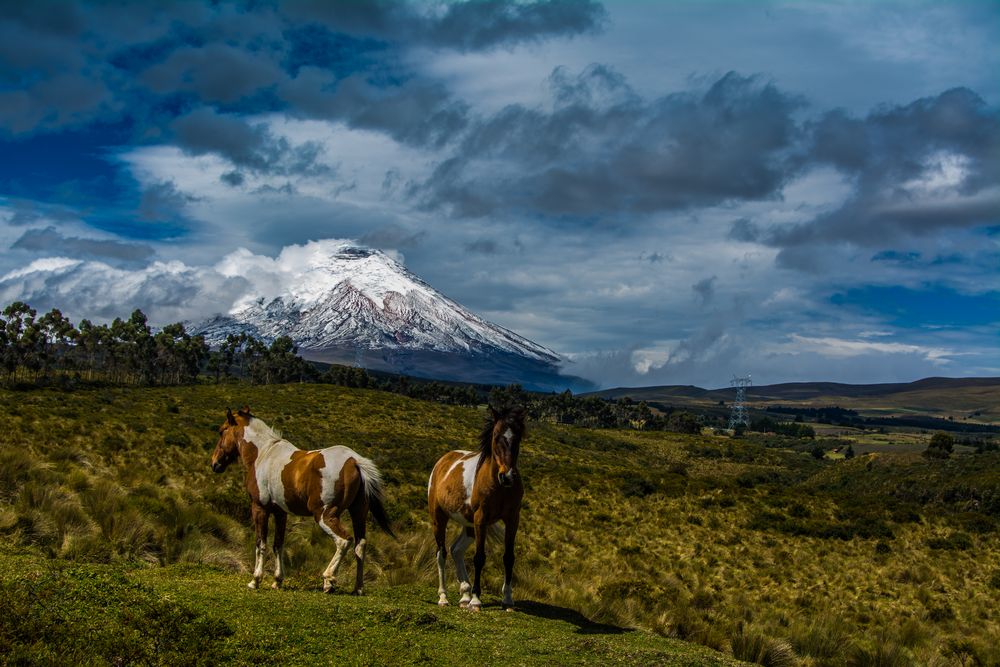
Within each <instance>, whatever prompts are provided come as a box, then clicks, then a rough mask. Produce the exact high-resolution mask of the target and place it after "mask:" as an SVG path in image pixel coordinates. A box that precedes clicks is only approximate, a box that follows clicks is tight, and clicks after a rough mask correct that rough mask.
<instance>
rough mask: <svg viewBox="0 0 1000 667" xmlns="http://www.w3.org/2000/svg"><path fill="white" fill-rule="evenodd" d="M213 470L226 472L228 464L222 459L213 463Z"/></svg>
mask: <svg viewBox="0 0 1000 667" xmlns="http://www.w3.org/2000/svg"><path fill="white" fill-rule="evenodd" d="M212 470H214V471H215V472H225V470H226V466H225V465H224V464H223V463H222V462H221V461H216V462H215V463H213V464H212Z"/></svg>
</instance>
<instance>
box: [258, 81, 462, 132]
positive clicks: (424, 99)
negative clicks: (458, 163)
mask: <svg viewBox="0 0 1000 667" xmlns="http://www.w3.org/2000/svg"><path fill="white" fill-rule="evenodd" d="M277 95H278V96H279V98H280V99H282V100H284V101H285V102H287V103H288V105H289V106H290V108H291V109H293V110H294V113H295V114H297V115H300V116H304V117H307V118H319V119H324V120H334V121H340V122H344V123H346V124H348V125H350V126H351V127H353V128H357V129H363V130H373V131H378V132H383V133H385V134H388V135H389V136H391V137H392V138H393V139H395V140H396V141H398V142H400V143H403V144H409V145H414V146H429V147H440V146H442V145H444V144H445V143H448V142H449V141H451V140H452V139H453V138H454V137H456V136H457V135H458V134H459V133H460V132H461V131H462V130H463V128H464V127H465V125H466V123H467V122H468V106H467V105H466V104H465V103H464V102H461V101H459V100H455V99H454V98H453V97H452V96H451V95H450V93H449V92H448V90H447V89H446V88H445V87H444V85H443V84H441V83H440V82H437V81H427V80H421V79H415V80H412V81H407V82H405V83H403V84H401V85H398V86H389V87H385V86H377V85H374V84H372V83H371V82H369V81H367V80H366V79H365V78H364V77H362V76H351V77H348V78H346V79H344V80H342V81H339V82H338V81H336V79H335V77H334V76H333V75H332V74H331V73H330V72H327V71H324V70H320V69H318V68H315V67H305V68H302V69H301V70H300V71H299V75H298V76H297V77H296V78H295V79H291V80H289V81H287V82H285V83H284V84H282V85H281V86H279V87H278V89H277Z"/></svg>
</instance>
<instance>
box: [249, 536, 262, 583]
mask: <svg viewBox="0 0 1000 667" xmlns="http://www.w3.org/2000/svg"><path fill="white" fill-rule="evenodd" d="M254 554H255V556H256V559H257V560H256V562H255V563H254V567H253V580H252V581H251V582H250V583H249V584H247V588H257V587H258V586H260V580H261V578H263V576H264V547H263V546H262V545H260V544H258V545H257V546H256V547H255V549H254Z"/></svg>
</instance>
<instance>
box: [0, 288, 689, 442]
mask: <svg viewBox="0 0 1000 667" xmlns="http://www.w3.org/2000/svg"><path fill="white" fill-rule="evenodd" d="M0 362H2V367H3V370H4V371H5V374H4V375H3V382H4V383H5V384H6V385H8V386H19V385H28V386H30V385H41V386H46V385H56V386H62V387H64V388H72V387H73V386H74V385H76V384H79V383H90V384H115V385H131V386H170V385H184V384H194V383H197V382H216V383H219V382H230V381H240V382H249V383H251V384H279V383H287V382H321V383H329V384H336V385H340V386H345V387H354V388H360V389H375V390H380V391H389V392H393V393H396V394H402V395H405V396H409V397H411V398H417V399H422V400H430V401H435V402H438V403H448V404H454V405H469V406H475V405H482V404H483V403H490V404H493V405H502V404H511V403H517V404H520V405H523V406H525V408H526V409H527V410H528V413H529V415H530V416H531V417H533V418H535V419H544V420H549V421H555V422H558V423H562V424H575V425H578V426H583V427H587V428H631V429H637V430H661V431H675V432H680V433H698V432H700V431H701V428H702V426H704V425H705V419H704V418H703V417H699V416H696V415H693V414H691V413H689V412H685V411H680V410H673V409H672V408H663V407H662V406H657V408H658V409H657V410H655V411H654V410H653V409H652V408H651V407H650V406H649V405H648V404H647V403H646V402H645V401H640V402H635V401H633V400H632V399H631V398H627V397H626V398H620V399H618V400H609V399H604V398H600V397H596V396H575V395H573V394H572V392H570V391H569V390H567V391H564V392H562V393H550V394H545V393H537V392H528V391H525V390H524V389H523V388H522V387H521V386H520V385H517V384H514V385H509V386H507V387H497V386H493V385H470V384H457V383H446V382H439V381H433V380H422V379H418V378H411V377H408V376H405V375H391V374H388V373H377V372H370V371H367V370H365V369H363V368H354V367H349V366H339V365H331V366H329V367H328V368H326V369H325V371H324V370H321V367H320V366H318V365H317V364H313V363H310V362H308V361H306V360H304V359H303V358H302V357H301V356H299V354H298V348H297V347H296V345H295V343H294V342H293V341H292V339H291V338H289V337H287V336H281V337H279V338H276V339H275V340H274V341H272V342H271V343H266V342H265V341H263V340H261V339H259V338H256V337H254V336H251V335H248V334H246V333H240V334H230V335H229V336H228V337H227V338H226V340H225V341H224V342H223V343H222V344H221V345H219V347H218V349H211V348H210V347H209V346H208V344H207V343H206V342H205V339H204V337H203V336H200V335H195V336H192V335H191V334H189V333H188V332H187V331H186V330H185V327H184V325H183V324H182V323H180V322H176V323H173V324H168V325H166V326H164V327H162V328H161V329H159V330H157V331H154V330H153V328H152V327H150V325H149V322H148V320H147V317H146V315H145V314H144V313H143V312H142V311H141V310H138V309H137V310H135V311H133V312H132V314H131V315H130V316H129V318H128V319H121V318H115V319H114V321H112V322H111V323H110V324H94V323H93V322H91V321H90V320H87V319H84V320H81V321H80V323H79V325H76V326H74V325H73V323H72V322H70V320H69V319H67V318H66V317H65V316H64V315H63V314H62V312H61V311H60V310H58V309H56V308H53V309H52V310H51V311H49V312H48V313H45V314H43V315H41V316H39V314H38V313H37V311H36V310H35V309H34V308H31V307H30V306H29V305H28V304H26V303H24V302H21V301H16V302H14V303H12V304H10V305H9V306H7V307H6V308H4V309H3V311H2V316H0Z"/></svg>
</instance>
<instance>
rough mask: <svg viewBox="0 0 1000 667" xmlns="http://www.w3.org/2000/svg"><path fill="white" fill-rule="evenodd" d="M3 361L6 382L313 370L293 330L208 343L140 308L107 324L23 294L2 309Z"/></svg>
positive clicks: (265, 378) (158, 379)
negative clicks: (152, 322)
mask: <svg viewBox="0 0 1000 667" xmlns="http://www.w3.org/2000/svg"><path fill="white" fill-rule="evenodd" d="M0 364H2V368H3V371H5V374H4V381H5V383H6V384H7V385H8V386H10V385H22V384H35V385H48V384H58V385H62V386H68V385H71V384H73V383H75V382H80V381H83V382H91V383H107V384H116V385H136V386H165V385H182V384H193V383H195V382H197V381H198V380H199V377H201V376H202V375H203V374H205V375H206V376H208V377H214V378H215V380H216V381H221V380H222V379H223V378H233V377H239V378H244V379H246V380H248V381H250V382H252V383H255V384H270V383H276V382H291V381H306V380H308V379H312V378H313V376H314V375H315V374H316V371H315V368H314V367H313V366H312V365H311V364H309V363H308V362H306V361H304V360H303V359H302V358H301V357H299V356H298V349H297V348H296V347H295V344H294V343H293V342H292V340H291V339H290V338H288V337H282V338H278V339H276V340H275V341H274V342H272V343H271V344H270V345H267V344H265V343H264V342H263V341H261V340H259V339H256V338H254V337H252V336H247V335H243V334H241V335H230V336H229V337H228V338H227V339H226V341H225V342H224V343H223V344H222V345H221V346H220V348H219V349H218V350H211V349H209V346H208V344H207V343H206V342H205V339H204V337H202V336H192V335H190V334H189V333H188V332H187V331H186V330H185V328H184V325H183V324H182V323H180V322H176V323H174V324H168V325H166V326H165V327H163V328H161V329H159V330H158V331H155V332H154V331H153V329H152V328H151V327H150V326H149V322H148V320H147V318H146V315H145V314H144V313H143V312H142V311H141V310H135V311H133V312H132V314H131V316H129V318H128V319H122V318H115V319H114V321H113V322H111V323H110V324H94V323H93V322H91V321H90V320H87V319H84V320H81V321H80V324H79V325H77V326H74V325H73V323H72V322H71V321H70V320H69V319H67V318H66V317H65V316H64V315H63V314H62V312H61V311H60V310H59V309H57V308H53V309H52V310H50V311H49V312H48V313H45V314H44V315H41V316H39V315H38V312H37V311H36V310H35V309H34V308H32V307H31V306H29V305H28V304H26V303H24V302H22V301H15V302H14V303H12V304H10V305H9V306H7V307H6V308H4V309H3V311H2V314H0Z"/></svg>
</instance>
